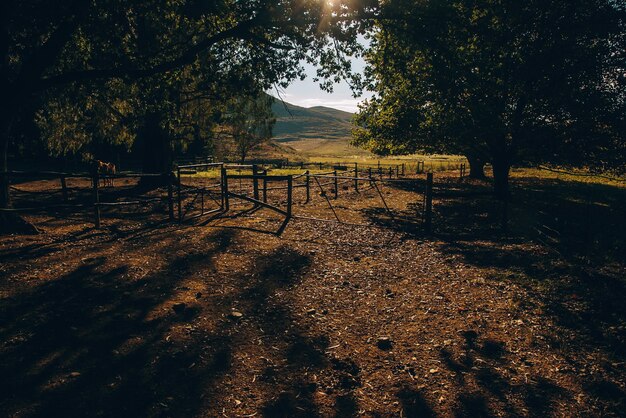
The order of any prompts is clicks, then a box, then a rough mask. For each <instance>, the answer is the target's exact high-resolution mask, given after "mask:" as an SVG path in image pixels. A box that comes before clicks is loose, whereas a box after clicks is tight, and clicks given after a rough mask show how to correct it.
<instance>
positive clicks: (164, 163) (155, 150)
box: [139, 114, 172, 189]
mask: <svg viewBox="0 0 626 418" xmlns="http://www.w3.org/2000/svg"><path fill="white" fill-rule="evenodd" d="M139 135H140V141H141V154H142V172H143V173H145V174H164V173H169V172H170V171H171V169H172V149H171V143H170V138H169V136H168V135H167V132H165V131H164V130H163V129H162V128H161V126H160V117H159V115H157V114H151V115H148V116H147V117H146V121H145V125H144V127H143V129H142V130H141V131H140V132H139ZM139 184H140V185H141V186H142V187H146V188H149V189H153V188H157V187H162V186H165V184H166V177H165V176H162V177H143V178H142V179H141V181H140V182H139Z"/></svg>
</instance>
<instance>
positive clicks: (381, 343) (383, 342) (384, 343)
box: [376, 337, 393, 350]
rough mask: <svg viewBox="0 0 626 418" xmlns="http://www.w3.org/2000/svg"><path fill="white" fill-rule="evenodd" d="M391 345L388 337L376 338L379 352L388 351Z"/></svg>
mask: <svg viewBox="0 0 626 418" xmlns="http://www.w3.org/2000/svg"><path fill="white" fill-rule="evenodd" d="M392 345H393V344H392V342H391V338H389V337H378V340H376V346H377V347H378V348H380V349H381V350H389V349H391V346H392Z"/></svg>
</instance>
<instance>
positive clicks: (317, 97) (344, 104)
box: [270, 58, 371, 112]
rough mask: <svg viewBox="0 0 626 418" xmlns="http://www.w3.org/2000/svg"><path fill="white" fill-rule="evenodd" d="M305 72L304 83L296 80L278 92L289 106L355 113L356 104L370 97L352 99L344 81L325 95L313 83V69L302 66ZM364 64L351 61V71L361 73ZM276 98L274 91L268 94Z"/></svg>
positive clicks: (354, 60) (357, 60) (357, 59)
mask: <svg viewBox="0 0 626 418" xmlns="http://www.w3.org/2000/svg"><path fill="white" fill-rule="evenodd" d="M304 67H305V68H306V71H307V75H308V76H307V78H306V79H305V80H304V81H299V80H296V81H294V82H293V83H292V84H291V85H289V87H287V88H286V89H284V90H282V91H281V92H280V97H281V98H282V99H283V100H284V101H286V102H288V103H291V104H294V105H297V106H302V107H313V106H326V107H332V108H335V109H339V110H344V111H346V112H356V111H357V104H358V103H359V102H360V101H362V100H364V99H366V98H368V97H371V93H369V92H365V93H364V94H363V96H361V97H359V98H356V99H355V98H354V97H352V92H351V91H350V87H349V86H348V84H347V83H346V82H345V81H344V82H342V83H341V84H335V87H334V90H333V92H332V93H327V92H325V91H322V90H321V89H320V88H319V84H318V83H316V82H314V81H313V77H314V76H315V67H313V66H311V65H309V64H304ZM364 67H365V62H364V61H363V60H362V59H361V58H355V59H353V60H352V69H353V70H354V71H362V70H363V68H364ZM270 94H272V95H273V96H276V95H277V94H276V91H273V92H270Z"/></svg>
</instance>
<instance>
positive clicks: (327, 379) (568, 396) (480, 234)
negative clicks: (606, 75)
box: [0, 175, 626, 417]
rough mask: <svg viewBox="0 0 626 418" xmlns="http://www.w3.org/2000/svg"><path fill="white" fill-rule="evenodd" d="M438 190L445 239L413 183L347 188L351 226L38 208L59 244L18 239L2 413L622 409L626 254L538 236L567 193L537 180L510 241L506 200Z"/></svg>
mask: <svg viewBox="0 0 626 418" xmlns="http://www.w3.org/2000/svg"><path fill="white" fill-rule="evenodd" d="M437 181H438V187H439V188H440V189H438V190H439V191H440V192H441V195H440V197H439V198H437V199H436V200H435V209H436V216H435V225H436V229H435V233H434V235H432V236H426V235H424V234H423V232H422V231H421V229H420V222H421V220H420V217H419V216H416V213H419V211H420V210H421V205H422V199H423V196H422V195H421V194H418V193H415V191H414V189H415V187H414V186H413V185H404V186H403V185H397V186H395V187H387V186H384V187H383V191H382V193H383V196H384V198H385V201H386V203H387V204H388V206H389V207H390V208H391V210H392V212H393V217H392V216H390V215H389V213H387V211H386V210H385V209H384V205H383V203H382V201H381V199H380V195H378V193H377V192H376V191H375V190H368V191H361V193H359V194H357V193H355V192H354V191H353V190H349V189H348V190H346V189H344V187H348V188H349V187H351V185H350V183H346V184H345V185H341V186H340V189H339V198H338V199H337V200H334V199H332V193H328V194H327V196H328V197H329V198H330V201H331V205H332V206H333V208H334V209H335V210H336V213H337V216H338V217H339V218H340V220H341V221H342V222H344V223H335V222H320V221H314V220H309V219H302V218H298V217H296V218H294V219H292V220H291V221H290V222H289V224H288V225H287V226H286V228H285V229H284V231H283V232H282V234H280V235H277V234H276V231H278V230H279V228H280V226H281V224H282V221H283V218H282V217H281V216H280V215H278V214H274V213H272V212H271V211H268V210H267V209H260V210H250V205H249V204H241V205H238V204H235V203H236V202H233V206H232V208H231V211H230V212H229V213H228V214H226V215H224V216H222V217H220V218H217V219H207V218H203V217H201V218H198V219H197V220H196V221H195V222H190V223H183V224H173V223H169V222H166V221H165V218H166V215H167V213H166V208H165V206H164V205H162V204H157V205H141V206H140V207H135V208H125V209H123V210H116V209H111V210H107V211H103V228H102V229H100V230H95V229H93V221H92V218H91V213H92V212H91V210H90V209H89V210H75V211H63V210H58V211H41V212H37V213H34V214H31V215H30V216H29V218H28V219H29V220H31V221H33V222H34V223H35V224H36V225H37V226H38V227H40V229H42V230H43V231H44V232H43V233H42V234H40V235H35V236H18V235H16V236H9V237H2V238H0V258H1V260H2V263H1V264H0V298H1V299H0V375H1V376H2V379H0V381H1V383H0V414H1V415H2V416H16V417H30V416H46V417H49V416H63V417H69V416H114V417H121V416H133V417H136V416H207V417H216V416H226V417H243V416H247V417H251V416H266V417H283V416H284V417H296V416H297V417H300V416H305V417H306V416H311V417H315V416H324V417H327V416H328V417H330V416H338V417H349V416H370V417H392V416H393V417H396V416H404V417H428V416H455V417H477V416H542V417H543V416H567V417H571V416H581V417H582V416H616V417H617V416H623V414H624V410H626V404H625V399H626V371H625V370H626V369H625V363H624V360H625V357H626V344H625V343H626V341H625V340H626V311H625V308H624V300H625V297H626V286H625V282H624V276H625V274H624V273H625V269H624V262H623V259H622V258H620V254H619V253H615V254H613V253H611V252H607V251H605V250H602V251H599V252H601V253H602V257H600V256H596V255H595V254H590V253H589V251H587V250H588V249H585V251H587V254H584V257H583V256H581V251H582V250H580V251H578V250H577V249H576V250H574V249H572V248H571V245H564V246H549V245H547V244H546V245H544V244H542V243H540V242H538V241H537V240H534V239H531V238H532V236H531V235H530V234H525V233H522V232H519V229H523V230H526V231H528V230H530V228H527V227H524V228H522V227H521V226H522V225H530V224H529V223H528V222H527V220H525V219H526V218H525V216H526V217H527V215H528V206H524V205H528V204H532V205H534V207H536V204H535V203H532V202H533V201H532V200H531V198H533V199H534V198H536V196H534V197H533V196H531V197H529V196H528V195H527V194H528V193H530V190H533V188H534V189H536V190H539V191H541V192H542V193H543V194H541V196H542V197H544V196H551V197H554V196H555V194H554V193H552V192H551V190H552V191H553V189H551V187H557V186H558V187H562V186H563V185H554V184H548V183H546V182H543V181H542V180H541V179H533V178H527V179H518V180H516V181H517V183H516V186H517V187H518V189H520V190H522V191H525V192H524V193H526V194H524V193H522V192H519V193H517V194H515V196H518V197H517V198H516V199H518V200H517V201H516V202H517V205H516V206H515V205H514V206H513V207H512V208H511V214H510V225H511V227H510V229H509V231H508V232H507V233H504V232H502V231H501V228H500V224H499V219H500V216H501V212H500V211H499V209H498V208H499V206H498V203H497V202H494V201H493V200H492V198H491V197H490V196H487V195H486V194H485V193H484V192H485V190H486V189H487V188H488V186H486V185H483V184H481V183H472V182H464V183H458V181H457V180H456V179H454V178H452V177H445V176H442V175H437ZM74 186H75V187H76V188H77V189H76V190H75V191H73V194H72V196H71V199H72V201H74V202H79V201H81V199H83V201H85V202H87V201H88V196H89V189H88V185H86V184H78V183H76V184H75V185H74ZM422 186H423V184H421V183H420V184H419V185H417V188H418V190H421V187H422ZM16 187H19V188H20V189H22V190H28V191H31V192H32V191H50V190H51V189H52V187H53V185H52V183H50V182H31V183H25V184H22V185H18V186H16ZM55 187H56V186H55ZM81 187H82V189H81ZM233 187H235V188H236V187H238V185H233ZM242 187H243V186H242ZM316 187H317V186H316ZM324 187H325V190H327V189H328V188H329V186H324ZM363 187H365V186H363ZM133 191H136V185H134V184H132V182H130V181H126V182H125V183H120V184H116V185H115V187H114V188H109V189H105V191H104V192H103V193H104V196H105V199H106V198H113V197H115V196H114V195H113V194H115V193H117V194H118V195H119V196H123V195H124V194H127V195H128V196H127V197H128V198H129V199H130V197H132V196H131V195H132V193H134V192H133ZM319 192H320V190H319V189H317V190H316V191H315V193H313V196H312V199H313V200H312V202H311V203H309V204H308V205H304V204H303V203H302V202H303V200H304V194H303V193H304V191H303V189H302V188H299V189H297V192H296V195H295V199H296V202H297V204H296V206H295V208H294V214H295V215H296V216H306V217H317V218H322V217H323V218H325V219H330V220H332V219H335V217H334V215H333V212H332V211H331V210H330V208H329V206H328V202H327V201H326V199H325V197H324V196H321V195H320V193H319ZM107 193H108V195H107ZM137 193H138V192H137ZM151 193H152V194H146V195H142V196H143V197H145V196H148V195H151V196H156V195H162V194H163V191H156V192H151ZM159 193H160V194H159ZM455 193H456V194H455ZM611 193H613V194H612V195H610V197H611V198H612V199H615V201H617V202H619V201H620V199H621V198H622V197H623V192H622V191H620V190H617V191H614V192H611ZM570 195H571V194H570ZM29 196H30V195H27V194H25V195H24V201H23V202H18V206H19V205H22V206H24V207H27V206H28V202H27V199H31V200H33V199H35V200H37V201H39V202H40V203H41V200H39V199H40V198H39V197H37V198H33V197H32V196H31V197H29ZM42 196H47V195H43V194H42ZM107 196H108V197H107ZM119 196H117V197H119ZM606 196H609V195H608V194H607V195H606ZM57 197H58V196H57ZM57 197H54V198H48V197H46V199H57ZM607 198H608V197H607ZM270 201H271V202H274V203H276V204H279V205H280V204H284V201H285V197H284V191H281V190H276V191H272V192H271V193H270ZM44 202H48V200H44ZM211 202H212V201H211V200H210V199H209V198H208V197H207V200H206V207H207V209H210V208H211V207H210V205H211V204H215V202H212V203H211ZM187 203H189V202H187ZM552 203H554V202H552ZM557 206H558V205H557ZM598 207H600V208H602V207H603V206H601V205H599V206H598ZM612 207H613V208H615V205H613V206H612ZM524 208H525V209H524ZM621 208H622V207H619V206H618V209H615V210H618V212H616V213H613V212H610V213H609V212H606V213H605V212H602V213H601V214H598V217H603V216H604V217H608V215H609V214H611V216H614V218H612V219H613V222H623V218H622V219H621V221H619V216H620V214H622V212H620V211H621V210H622V209H621ZM195 209H196V210H197V206H196V207H195ZM594 210H595V209H594ZM597 210H604V209H597ZM607 210H608V209H607ZM583 215H584V214H583ZM524 222H525V223H524ZM616 225H617V224H616ZM621 227H622V228H623V226H621ZM602 236H603V235H602V234H599V235H598V234H596V238H597V240H598V242H600V241H602V240H601V238H602ZM568 242H573V241H568ZM619 245H623V241H622V242H621V243H620V242H617V241H611V242H609V243H608V244H607V246H608V247H615V248H618V249H620V248H623V247H619ZM594 248H600V249H602V248H604V247H594ZM566 250H567V251H566ZM570 250H571V251H570ZM568 251H569V252H568ZM608 256H610V257H608ZM607 257H608V258H607Z"/></svg>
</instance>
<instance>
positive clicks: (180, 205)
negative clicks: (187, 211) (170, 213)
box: [176, 167, 183, 223]
mask: <svg viewBox="0 0 626 418" xmlns="http://www.w3.org/2000/svg"><path fill="white" fill-rule="evenodd" d="M176 175H177V177H178V184H177V185H176V194H177V195H178V196H177V197H178V222H179V223H180V222H182V221H183V198H182V196H181V192H180V189H181V187H182V186H181V183H182V182H183V179H182V178H181V177H180V167H176Z"/></svg>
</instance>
